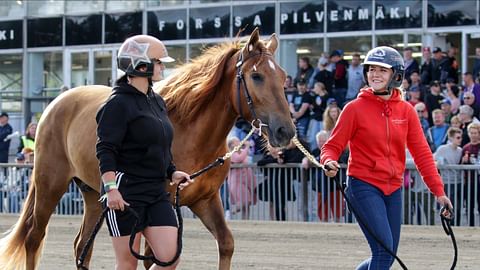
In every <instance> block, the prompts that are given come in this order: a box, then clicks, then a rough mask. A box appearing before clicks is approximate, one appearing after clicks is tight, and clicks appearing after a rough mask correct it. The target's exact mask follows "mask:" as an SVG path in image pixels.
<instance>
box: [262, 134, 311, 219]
mask: <svg viewBox="0 0 480 270" xmlns="http://www.w3.org/2000/svg"><path fill="white" fill-rule="evenodd" d="M300 142H301V143H302V145H303V146H304V147H305V148H306V149H307V150H308V149H310V148H309V147H308V144H307V143H306V142H305V141H304V140H302V139H300ZM302 159H303V153H302V152H301V151H300V150H299V149H298V148H297V147H296V146H295V144H293V142H290V144H289V145H288V146H287V147H286V148H285V150H284V151H281V150H278V149H272V148H271V149H270V153H269V154H265V156H264V157H263V158H262V159H261V160H259V161H258V162H257V165H258V166H264V165H266V164H272V163H273V164H280V165H281V164H286V163H299V164H300V163H302ZM265 174H266V177H267V179H265V180H264V182H263V183H262V184H261V188H259V190H258V192H259V194H260V197H261V199H263V200H264V201H269V202H270V205H271V206H272V205H273V207H274V210H275V219H276V220H287V212H286V203H287V201H295V200H296V195H295V192H294V189H293V186H292V184H293V182H292V181H293V180H297V179H294V175H295V174H293V170H291V169H287V170H286V169H285V168H267V169H265Z"/></svg>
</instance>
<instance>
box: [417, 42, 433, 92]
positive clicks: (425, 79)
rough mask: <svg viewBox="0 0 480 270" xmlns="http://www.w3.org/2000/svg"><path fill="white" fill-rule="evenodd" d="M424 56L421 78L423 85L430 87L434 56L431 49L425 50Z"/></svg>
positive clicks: (423, 51)
mask: <svg viewBox="0 0 480 270" xmlns="http://www.w3.org/2000/svg"><path fill="white" fill-rule="evenodd" d="M422 56H423V64H422V66H421V67H420V78H421V81H422V84H423V85H429V84H430V82H431V81H432V55H431V53H430V48H428V47H426V48H423V50H422Z"/></svg>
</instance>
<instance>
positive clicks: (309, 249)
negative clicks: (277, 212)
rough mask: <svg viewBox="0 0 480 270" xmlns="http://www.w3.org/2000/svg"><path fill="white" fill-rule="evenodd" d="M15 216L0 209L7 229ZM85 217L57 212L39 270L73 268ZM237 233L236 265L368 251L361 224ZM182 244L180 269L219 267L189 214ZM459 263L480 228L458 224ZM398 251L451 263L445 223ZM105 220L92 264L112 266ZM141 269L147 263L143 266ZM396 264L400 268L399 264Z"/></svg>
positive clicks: (341, 265)
mask: <svg viewBox="0 0 480 270" xmlns="http://www.w3.org/2000/svg"><path fill="white" fill-rule="evenodd" d="M16 219H17V216H16V215H6V214H4V215H0V231H1V232H4V231H5V230H6V229H8V228H9V227H10V226H11V225H12V224H13V223H14V222H15V221H16ZM80 222H81V217H63V216H55V217H53V218H52V220H51V222H50V226H49V232H48V236H47V241H46V245H45V248H44V251H43V256H42V258H41V262H40V267H39V269H40V270H47V269H48V270H52V269H54V270H56V269H75V267H74V264H75V263H74V259H73V248H72V243H73V239H74V237H75V234H76V232H77V230H78V228H79V226H80ZM229 224H230V227H231V229H232V231H233V234H234V237H235V253H234V257H233V264H232V269H242V270H243V269H264V270H267V269H272V270H273V269H275V270H280V269H355V266H356V265H357V263H359V262H360V261H362V260H363V259H364V258H366V257H367V256H368V255H369V248H368V246H367V244H366V242H365V240H364V239H363V236H362V235H361V233H360V230H359V229H358V227H357V225H350V224H347V225H335V224H325V223H294V222H288V223H278V222H255V221H248V222H245V221H230V222H229ZM184 230H185V233H184V238H183V239H184V250H183V254H182V257H181V258H182V260H181V263H180V265H179V267H178V268H177V269H192V270H193V269H195V270H204V269H205V270H206V269H209V270H210V269H216V266H217V248H216V243H215V241H214V240H213V238H212V236H211V235H210V233H209V232H208V231H207V230H206V229H205V227H204V226H203V225H202V224H201V223H200V221H198V220H194V219H185V227H184ZM454 232H455V236H456V238H457V243H458V249H459V257H458V264H457V268H456V269H462V270H463V269H480V255H479V252H478V250H479V247H480V228H478V227H477V228H465V227H462V228H454ZM398 255H399V257H400V258H401V259H402V260H403V261H404V263H405V264H406V265H407V267H408V269H410V270H412V269H413V270H417V269H419V270H424V269H440V270H442V269H450V265H451V262H452V259H453V248H452V243H451V241H450V238H449V237H447V235H446V234H445V233H444V231H443V229H442V228H441V226H435V227H421V226H403V227H402V239H401V242H400V250H399V254H398ZM113 262H114V258H113V252H112V249H111V244H110V240H109V238H108V235H107V229H106V226H105V225H104V227H103V228H102V230H101V232H100V233H99V235H98V236H97V239H96V242H95V250H94V256H93V260H92V264H91V266H90V269H94V270H95V269H113ZM138 269H143V267H141V266H139V267H138ZM393 269H401V268H400V266H399V265H398V264H395V265H394V267H393Z"/></svg>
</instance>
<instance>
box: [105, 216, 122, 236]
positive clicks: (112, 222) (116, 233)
mask: <svg viewBox="0 0 480 270" xmlns="http://www.w3.org/2000/svg"><path fill="white" fill-rule="evenodd" d="M107 217H108V221H109V223H110V229H111V230H112V236H117V237H118V236H120V230H119V229H118V223H117V215H116V214H115V210H113V209H110V210H109V211H108V212H107Z"/></svg>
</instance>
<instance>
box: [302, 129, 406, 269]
mask: <svg viewBox="0 0 480 270" xmlns="http://www.w3.org/2000/svg"><path fill="white" fill-rule="evenodd" d="M292 141H293V143H294V144H295V145H296V146H297V147H298V149H299V150H300V151H301V152H302V153H303V154H304V155H305V156H306V157H307V159H308V160H309V161H310V162H312V163H313V164H314V165H315V166H317V167H319V168H321V169H326V170H327V171H328V170H331V169H330V168H328V166H323V165H322V164H320V162H318V161H317V160H316V159H315V157H314V156H313V155H312V154H310V153H309V152H308V151H307V149H305V147H303V145H302V144H301V143H300V141H299V140H298V138H297V136H296V135H295V137H293V138H292ZM334 181H335V184H336V185H337V188H338V189H340V191H341V192H342V195H343V197H344V198H345V201H346V202H347V205H348V208H349V209H350V210H351V211H352V213H353V214H354V215H355V217H356V218H357V220H358V222H359V223H360V224H362V225H363V226H364V227H365V229H366V230H367V231H368V233H369V234H370V235H371V236H372V237H373V239H375V241H377V243H378V244H380V246H382V248H383V249H385V250H386V251H387V252H388V254H390V255H391V256H392V257H394V258H395V259H396V260H397V261H398V263H399V264H400V266H401V267H402V269H403V270H408V268H407V266H405V264H404V263H403V262H402V260H400V258H399V257H398V256H397V255H396V254H395V253H394V252H393V251H391V250H390V249H389V248H388V247H387V246H386V245H385V244H384V243H383V241H382V240H380V239H379V238H378V237H377V236H376V235H375V234H374V233H373V230H372V229H371V228H370V227H369V226H367V224H366V223H365V222H364V221H363V219H362V218H361V217H360V215H358V213H357V211H355V208H354V207H353V204H352V203H351V202H350V199H348V197H347V195H346V194H345V191H344V190H343V188H342V186H341V185H340V181H339V180H338V179H337V178H334Z"/></svg>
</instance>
